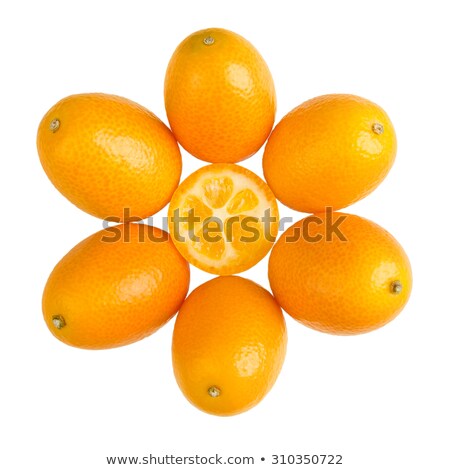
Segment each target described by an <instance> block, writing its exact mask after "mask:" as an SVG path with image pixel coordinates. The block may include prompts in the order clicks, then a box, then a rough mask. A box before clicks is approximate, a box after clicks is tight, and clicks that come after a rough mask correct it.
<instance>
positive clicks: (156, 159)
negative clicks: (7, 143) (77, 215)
mask: <svg viewBox="0 0 450 470" xmlns="http://www.w3.org/2000/svg"><path fill="white" fill-rule="evenodd" d="M55 119H57V120H58V121H59V128H58V129H57V130H56V131H52V129H51V123H52V121H54V120H55ZM37 147H38V152H39V157H40V159H41V163H42V166H43V167H44V170H45V172H46V173H47V176H48V177H49V178H50V181H51V182H52V183H53V184H54V185H55V186H56V188H57V189H58V190H59V191H60V192H61V193H62V194H63V195H64V196H65V197H66V198H67V199H69V200H70V201H71V202H72V203H73V204H75V205H76V206H77V207H79V208H80V209H82V210H84V211H86V212H88V213H89V214H92V215H94V216H96V217H100V218H102V219H104V218H107V217H116V218H118V220H117V221H119V220H120V221H124V210H125V209H129V211H130V216H137V217H140V218H145V217H148V216H150V215H152V214H155V213H156V212H158V211H159V210H160V209H162V208H163V207H164V206H165V205H166V204H167V203H168V202H169V200H170V197H171V196H172V193H173V192H174V190H175V188H176V187H177V185H178V182H179V180H180V176H181V154H180V150H179V147H178V144H177V142H176V140H175V138H174V136H173V134H172V133H171V131H170V129H169V128H168V127H167V126H166V125H165V124H164V123H163V122H162V121H160V120H159V119H158V118H157V117H156V116H155V115H154V114H152V113H151V112H150V111H148V110H147V109H145V108H143V107H142V106H140V105H138V104H137V103H134V102H133V101H130V100H128V99H126V98H121V97H119V96H114V95H106V94H100V93H87V94H79V95H72V96H68V97H67V98H64V99H62V100H61V101H59V102H58V103H56V104H55V105H54V106H53V107H52V108H51V109H50V110H49V111H48V112H47V114H46V115H45V116H44V118H43V119H42V121H41V123H40V125H39V130H38V135H37Z"/></svg>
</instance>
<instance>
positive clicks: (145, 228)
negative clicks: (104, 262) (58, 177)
mask: <svg viewBox="0 0 450 470" xmlns="http://www.w3.org/2000/svg"><path fill="white" fill-rule="evenodd" d="M345 219H346V215H345V214H339V216H337V217H336V215H333V211H332V209H331V208H330V207H327V208H326V209H325V212H324V213H323V214H321V215H320V216H319V215H310V216H308V217H306V218H305V219H302V220H301V223H299V224H298V225H296V226H295V227H293V230H292V233H290V234H289V235H288V236H287V237H286V243H295V242H296V241H298V240H299V239H303V240H305V241H306V242H308V243H318V242H320V241H322V240H324V239H325V241H326V242H331V241H333V240H334V239H338V240H340V241H342V242H346V241H347V238H346V237H345V234H344V232H343V231H342V227H341V225H342V223H343V222H344V221H345ZM123 220H125V221H126V222H127V223H126V224H125V225H124V226H123V227H122V228H120V226H118V225H117V224H119V223H120V222H121V221H123ZM277 220H278V218H277V217H275V216H274V215H273V214H272V211H271V210H270V209H266V210H265V211H264V215H263V216H262V217H255V216H245V215H240V216H237V215H236V216H232V217H228V218H226V220H222V219H221V218H220V217H215V216H212V217H207V218H205V219H203V220H202V218H201V217H200V216H199V215H197V214H196V213H195V210H194V209H190V210H189V211H188V212H187V214H183V215H182V214H181V213H180V210H179V209H176V210H175V211H174V215H173V216H172V217H170V218H169V217H163V218H162V230H160V229H157V228H154V227H153V223H154V219H153V217H148V218H146V219H142V218H140V217H136V216H132V215H131V211H130V209H129V208H126V209H124V213H123V217H115V216H111V217H107V218H106V219H105V220H103V229H104V231H105V234H104V235H103V237H102V241H103V242H105V243H115V242H117V241H123V242H129V241H130V239H131V238H130V237H131V234H130V232H131V227H130V226H129V223H135V224H137V225H139V229H138V241H139V242H145V241H146V240H150V241H152V242H155V243H159V242H167V241H168V239H169V236H168V232H169V226H170V229H171V230H170V232H171V236H172V238H173V239H174V240H176V241H177V242H181V243H184V242H186V241H188V240H190V241H191V242H193V243H196V242H199V241H200V236H199V235H200V234H201V239H202V240H203V241H205V242H207V243H217V242H221V241H222V240H224V241H225V242H227V243H230V242H232V241H233V234H235V233H238V234H239V239H238V241H239V242H242V243H256V242H258V241H259V240H261V239H262V238H263V239H264V240H266V241H268V242H270V243H273V242H275V239H276V236H275V234H274V231H275V230H274V225H275V224H276V223H277ZM293 222H294V220H293V218H292V217H282V218H280V219H279V220H278V227H277V229H278V231H279V232H284V231H285V230H286V228H287V227H289V226H291V225H292V223H293ZM111 224H116V225H111ZM236 228H237V229H238V230H236Z"/></svg>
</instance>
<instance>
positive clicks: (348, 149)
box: [263, 94, 397, 213]
mask: <svg viewBox="0 0 450 470" xmlns="http://www.w3.org/2000/svg"><path fill="white" fill-rule="evenodd" d="M378 124H381V125H382V126H383V130H382V132H381V133H379V132H380V127H377V125H378ZM374 125H375V128H373V126H374ZM374 129H375V130H374ZM377 132H378V133H377ZM396 142H397V141H396V136H395V131H394V128H393V126H392V123H391V121H390V119H389V117H388V116H387V114H386V113H385V112H384V111H383V109H381V108H380V107H379V106H378V105H376V104H375V103H372V102H370V101H368V100H366V99H364V98H361V97H359V96H355V95H339V94H334V95H324V96H319V97H317V98H313V99H311V100H309V101H306V102H305V103H303V104H301V105H300V106H298V107H297V108H295V109H294V110H292V111H291V112H290V113H288V114H287V115H286V116H285V117H284V118H283V119H282V120H281V121H280V122H279V123H278V124H277V125H276V126H275V129H274V130H273V132H272V134H271V135H270V137H269V140H268V142H267V145H266V147H265V150H264V157H263V168H264V176H265V179H266V181H267V183H268V185H269V186H270V188H271V189H272V191H273V192H274V194H275V196H276V197H277V199H279V200H280V201H281V202H282V203H283V204H285V205H286V206H288V207H290V208H292V209H295V210H298V211H301V212H311V213H314V212H321V211H323V210H324V209H325V207H327V206H328V207H332V208H333V210H337V209H341V208H343V207H347V206H349V205H350V204H353V203H354V202H356V201H358V200H360V199H362V198H363V197H365V196H367V195H368V194H369V193H370V192H372V191H373V190H374V189H375V188H376V187H377V186H378V185H379V184H380V183H381V181H383V179H384V178H385V176H386V175H387V174H388V172H389V170H390V168H391V167H392V165H393V163H394V159H395V155H396V151H397V143H396Z"/></svg>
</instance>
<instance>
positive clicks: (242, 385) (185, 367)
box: [172, 276, 287, 416]
mask: <svg viewBox="0 0 450 470" xmlns="http://www.w3.org/2000/svg"><path fill="white" fill-rule="evenodd" d="M286 344H287V333H286V326H285V322H284V317H283V314H282V312H281V309H280V307H279V306H278V304H277V303H276V302H275V300H274V298H273V297H272V295H271V294H270V293H269V292H268V291H266V290H265V289H263V288H262V287H261V286H259V285H258V284H255V283H254V282H252V281H249V280H247V279H244V278H241V277H238V276H222V277H217V278H214V279H212V280H211V281H208V282H206V283H205V284H202V285H201V286H199V287H197V288H196V289H195V290H194V291H193V292H192V293H191V294H190V295H189V296H188V298H187V299H186V301H185V302H184V304H183V306H182V307H181V310H180V312H179V314H178V316H177V319H176V322H175V328H174V332H173V342H172V358H173V368H174V373H175V378H176V380H177V382H178V385H179V386H180V388H181V390H182V392H183V393H184V395H185V396H186V398H187V399H188V400H189V401H190V402H191V403H192V404H193V405H195V406H196V407H198V408H199V409H201V410H202V411H205V412H207V413H211V414H215V415H220V416H229V415H234V414H237V413H242V412H244V411H246V410H248V409H249V408H251V407H253V406H255V405H256V404H257V403H258V402H260V401H261V400H262V399H263V397H264V396H265V395H266V394H267V392H268V391H269V390H270V389H271V387H272V386H273V384H274V382H275V380H276V379H277V377H278V374H279V372H280V370H281V367H282V365H283V361H284V357H285V354H286ZM211 388H213V390H219V394H218V396H215V397H214V396H211V394H210V392H209V391H210V390H211Z"/></svg>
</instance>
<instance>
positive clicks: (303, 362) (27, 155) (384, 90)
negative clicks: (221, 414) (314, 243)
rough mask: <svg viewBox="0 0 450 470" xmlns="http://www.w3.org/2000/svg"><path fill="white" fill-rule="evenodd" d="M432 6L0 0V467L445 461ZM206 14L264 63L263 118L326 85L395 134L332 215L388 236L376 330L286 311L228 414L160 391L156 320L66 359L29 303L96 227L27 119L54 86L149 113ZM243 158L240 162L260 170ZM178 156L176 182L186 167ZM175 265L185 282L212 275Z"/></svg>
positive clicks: (443, 85)
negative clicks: (175, 460)
mask: <svg viewBox="0 0 450 470" xmlns="http://www.w3.org/2000/svg"><path fill="white" fill-rule="evenodd" d="M446 4H447V2H445V1H442V2H438V1H431V0H428V1H426V2H425V1H424V2H415V1H409V2H400V1H397V2H394V1H393V0H391V1H383V0H377V1H374V0H370V1H361V0H358V1H345V0H341V1H336V0H332V1H295V2H294V1H292V2H290V1H278V2H275V1H273V2H264V1H248V0H245V1H244V0H240V1H231V0H227V1H222V2H217V1H212V0H209V1H165V2H162V1H159V2H150V1H129V2H125V1H121V2H119V1H114V0H108V1H94V0H91V1H89V2H85V1H80V0H78V1H76V2H75V1H73V2H63V1H59V2H58V1H55V0H52V1H44V0H39V1H35V2H34V1H28V2H25V1H15V2H13V1H10V2H2V3H1V7H0V39H1V40H0V44H1V55H0V67H1V74H0V80H1V87H0V119H1V122H0V130H1V141H0V150H1V156H0V165H1V170H0V178H1V202H2V208H1V210H2V212H1V232H0V236H1V243H0V249H1V258H0V264H1V282H0V286H1V299H2V303H1V307H0V310H1V312H0V347H1V355H0V364H1V365H0V367H1V370H0V381H1V388H0V393H1V400H0V427H1V438H0V439H1V441H0V449H1V450H0V466H1V467H2V468H5V469H8V470H15V469H32V468H42V469H44V468H45V469H46V470H53V469H58V470H61V469H63V470H72V469H77V470H78V469H102V468H107V467H108V466H107V465H106V459H105V457H106V456H115V455H117V456H127V455H129V456H145V455H148V454H150V453H152V454H153V455H157V456H163V455H165V454H166V453H169V454H171V453H173V454H176V455H180V456H183V455H195V454H196V453H197V454H199V455H203V456H208V455H211V454H215V453H216V452H217V453H219V454H222V455H224V456H230V455H231V456H254V457H255V459H256V461H257V463H258V465H257V466H256V468H258V467H260V468H264V466H265V467H270V461H271V454H282V453H284V454H299V453H304V454H312V453H329V454H331V453H338V454H342V455H343V462H344V465H342V466H340V467H338V468H343V469H348V470H353V469H355V470H356V469H357V470H361V469H363V470H372V469H377V470H378V469H387V470H391V469H395V470H398V469H408V470H410V469H423V468H429V469H433V470H444V469H449V468H450V463H449V457H448V443H449V437H450V431H449V419H450V413H449V396H450V388H449V381H448V375H449V359H450V354H449V352H450V351H449V330H450V308H449V300H448V299H449V297H448V292H449V286H448V283H449V280H450V276H449V266H450V256H449V242H448V230H449V229H450V225H449V218H448V216H447V206H446V203H447V202H448V201H449V195H450V194H449V186H450V185H449V176H448V175H449V163H448V162H449V158H450V152H449V145H448V142H449V138H448V136H449V133H450V122H449V107H450V99H449V86H450V85H449V84H450V75H449V72H448V68H447V66H448V58H449V54H448V45H449V44H450V33H449V31H450V28H449V24H448V14H447V13H446V9H445V7H446ZM211 26H218V27H224V28H228V29H231V30H234V31H236V32H238V33H240V34H242V35H243V36H245V37H246V38H247V39H249V40H250V41H251V42H252V43H253V44H254V45H255V46H256V47H257V48H258V49H259V51H260V52H261V54H262V55H263V57H264V58H265V59H266V61H267V63H268V64H269V67H270V69H271V71H272V73H273V76H274V80H275V85H276V89H277V95H278V111H277V119H276V120H277V122H278V121H279V119H280V118H281V117H282V116H283V115H284V114H285V113H286V112H288V111H289V110H291V109H292V108H293V107H295V106H297V105H298V104H300V103H301V102H302V101H304V100H306V99H309V98H312V97H314V96H317V95H321V94H324V93H332V92H337V93H340V92H342V93H354V94H358V95H361V96H364V97H366V98H369V99H371V100H373V101H375V102H376V103H378V104H380V105H381V106H382V107H384V108H385V110H386V111H387V112H388V114H389V115H390V117H391V119H392V121H393V123H394V126H395V128H396V131H397V136H398V141H399V146H398V155H397V160H396V163H395V165H394V167H393V169H392V171H391V172H390V174H389V176H388V177H387V179H386V180H385V182H384V183H383V184H382V185H381V186H380V187H379V188H378V189H377V190H376V191H375V192H374V193H373V194H372V195H370V196H369V197H368V198H367V199H365V200H363V201H361V202H359V203H357V204H355V205H354V206H352V207H350V208H349V209H348V211H349V212H351V213H355V214H359V215H363V216H365V217H367V218H370V219H372V220H374V221H376V222H377V223H379V224H380V225H382V226H384V227H385V228H386V229H388V230H389V231H390V232H391V233H392V234H393V235H394V236H395V237H396V238H397V239H398V240H399V241H400V242H401V243H402V245H403V246H404V248H405V250H406V251H407V253H408V254H409V256H410V259H411V263H412V266H413V273H414V289H413V294H412V296H411V299H410V302H409V304H408V305H407V307H406V308H405V310H404V311H403V312H402V314H401V315H400V316H399V317H398V318H397V319H396V320H395V321H394V322H392V323H391V324H389V325H387V326H386V327H384V328H382V329H381V330H378V331H376V332H373V333H370V334H367V335H363V336H358V337H333V336H329V335H325V334H321V333H318V332H315V331H312V330H309V329H307V328H305V327H303V326H302V325H300V324H298V323H296V322H294V321H293V320H291V319H290V318H287V319H286V321H287V324H288V332H289V345H288V355H287V358H286V362H285V365H284V369H283V370H282V373H281V375H280V377H279V380H278V382H277V383H276V385H275V387H274V388H273V390H272V391H271V392H270V394H269V395H268V396H267V397H266V399H265V400H264V401H263V402H262V403H261V404H260V405H259V406H257V407H256V408H254V409H253V410H251V411H249V412H247V413H245V414H242V415H239V416H236V417H232V418H218V417H214V416H210V415H207V414H204V413H202V412H200V411H198V410H197V409H195V408H193V407H192V406H191V405H190V404H188V402H187V401H186V400H185V399H184V397H183V396H182V394H181V392H180V391H179V390H178V388H177V385H176V383H175V380H174V377H173V375H172V369H171V356H170V345H171V333H172V328H173V321H172V322H170V323H169V324H168V325H167V326H165V327H164V328H163V329H162V330H160V331H159V332H157V333H156V334H155V335H154V336H151V337H149V338H147V339H146V340H143V341H141V342H139V343H137V344H133V345H131V346H127V347H123V348H119V349H116V350H109V351H84V350H78V349H74V348H70V347H68V346H66V345H64V344H62V343H60V342H58V341H57V340H56V339H54V338H53V337H52V335H51V334H50V333H49V332H48V331H47V328H46V326H45V324H44V321H43V319H42V314H41V306H40V302H41V293H42V289H43V287H44V284H45V282H46V279H47V276H48V275H49V273H50V271H51V270H52V268H53V266H54V265H55V264H56V263H57V261H58V260H59V259H60V258H61V257H62V256H63V255H64V254H65V253H66V252H67V251H68V250H69V249H71V248H72V246H74V245H75V244H76V243H78V242H79V241H80V240H82V239H83V238H85V237H86V236H88V235H90V234H91V233H93V232H95V231H97V230H99V229H100V228H101V221H100V220H98V219H95V218H93V217H91V216H89V215H87V214H85V213H82V212H81V211H80V210H78V209H77V208H76V207H74V206H73V205H72V204H71V203H69V202H68V201H67V200H66V199H64V198H63V197H62V196H61V195H60V194H59V193H58V192H57V191H56V189H54V187H53V186H52V185H51V183H50V182H49V180H48V179H47V177H46V175H45V174H44V172H43V170H42V168H41V166H40V163H39V159H38V155H37V152H36V148H35V135H36V130H37V126H38V124H39V121H40V119H41V117H42V116H43V114H44V113H45V112H46V111H47V109H48V108H49V107H50V106H52V105H53V104H54V103H55V102H56V101H58V100H59V99H61V98H62V97H64V96H66V95H69V94H72V93H79V92H100V91H101V92H106V93H115V94H118V95H123V96H126V97H128V98H130V99H133V100H135V101H137V102H139V103H141V104H143V105H144V106H146V107H148V108H149V109H150V110H152V111H153V112H154V113H156V114H157V115H158V116H159V117H160V118H162V119H163V120H164V121H165V122H167V120H166V116H165V113H164V103H163V80H164V73H165V68H166V65H167V62H168V60H169V58H170V56H171V53H172V52H173V50H174V48H175V47H176V45H177V44H178V43H179V42H180V41H181V40H182V39H183V38H184V37H185V36H187V35H188V34H190V33H192V32H194V31H196V30H198V29H202V28H205V27H211ZM261 154H262V152H259V153H258V154H257V155H256V156H254V157H253V158H251V159H250V160H248V161H246V162H244V163H243V165H244V166H246V167H247V168H250V169H251V170H253V171H255V172H256V173H258V174H259V175H262V170H261ZM183 157H184V168H183V177H185V176H186V175H188V174H189V173H190V172H192V171H193V170H194V169H197V168H199V167H200V166H202V162H200V161H199V160H196V159H195V158H193V157H191V156H189V155H187V154H186V153H183ZM281 211H282V215H284V216H287V215H291V216H293V218H294V220H298V219H300V218H301V217H302V216H303V214H300V213H295V212H293V211H290V210H288V209H286V208H284V207H282V206H281ZM163 214H165V210H163V211H162V212H161V213H160V214H159V215H158V216H156V221H155V224H159V223H160V219H161V217H162V215H163ZM266 271H267V258H266V259H265V260H263V261H262V262H261V263H260V264H258V265H257V266H256V267H254V268H253V269H251V270H249V271H247V272H246V273H244V274H243V276H245V277H248V278H251V279H253V280H255V281H257V282H259V283H260V284H262V285H263V286H265V287H268V281H267V272H266ZM191 273H192V282H191V288H194V287H196V286H197V285H199V284H200V283H202V282H204V281H206V280H207V279H209V278H211V276H209V275H207V274H206V273H202V272H200V271H198V270H196V269H195V268H192V270H191ZM261 456H265V457H266V462H265V463H264V464H261V463H260V460H259V459H260V457H261ZM109 468H111V467H109ZM160 468H163V467H160ZM331 468H333V467H331Z"/></svg>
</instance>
